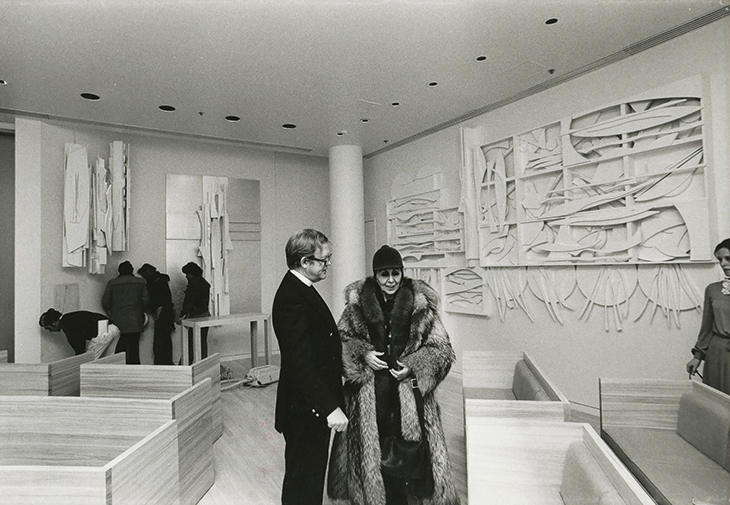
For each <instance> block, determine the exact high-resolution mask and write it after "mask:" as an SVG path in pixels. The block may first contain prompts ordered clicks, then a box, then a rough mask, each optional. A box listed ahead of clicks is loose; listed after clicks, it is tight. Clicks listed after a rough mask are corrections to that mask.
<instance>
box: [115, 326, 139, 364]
mask: <svg viewBox="0 0 730 505" xmlns="http://www.w3.org/2000/svg"><path fill="white" fill-rule="evenodd" d="M140 334H141V333H140V332H137V333H122V334H121V335H119V341H118V342H117V348H116V349H115V351H114V352H123V353H125V354H126V355H127V365H139V363H140V361H139V336H140Z"/></svg>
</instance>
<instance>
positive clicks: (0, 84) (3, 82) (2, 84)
mask: <svg viewBox="0 0 730 505" xmlns="http://www.w3.org/2000/svg"><path fill="white" fill-rule="evenodd" d="M7 83H8V81H6V80H5V79H0V86H5V85H6V84H7Z"/></svg>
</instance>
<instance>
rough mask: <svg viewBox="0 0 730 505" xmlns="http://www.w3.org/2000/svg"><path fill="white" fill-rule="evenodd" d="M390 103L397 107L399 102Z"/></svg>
mask: <svg viewBox="0 0 730 505" xmlns="http://www.w3.org/2000/svg"><path fill="white" fill-rule="evenodd" d="M390 105H392V106H393V107H399V106H400V102H393V103H391V104H390Z"/></svg>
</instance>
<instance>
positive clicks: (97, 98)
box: [81, 93, 101, 101]
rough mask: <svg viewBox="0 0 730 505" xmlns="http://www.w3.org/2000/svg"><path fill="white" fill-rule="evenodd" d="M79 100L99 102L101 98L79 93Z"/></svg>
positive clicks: (91, 94)
mask: <svg viewBox="0 0 730 505" xmlns="http://www.w3.org/2000/svg"><path fill="white" fill-rule="evenodd" d="M81 98H83V99H84V100H92V101H96V100H101V97H100V96H99V95H95V94H94V93H81Z"/></svg>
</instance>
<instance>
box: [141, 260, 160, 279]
mask: <svg viewBox="0 0 730 505" xmlns="http://www.w3.org/2000/svg"><path fill="white" fill-rule="evenodd" d="M155 272H157V269H156V268H155V267H154V266H153V265H150V264H149V263H145V264H144V265H142V266H141V267H139V268H138V269H137V273H138V274H139V275H141V276H142V277H144V276H146V275H150V274H153V273H155Z"/></svg>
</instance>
